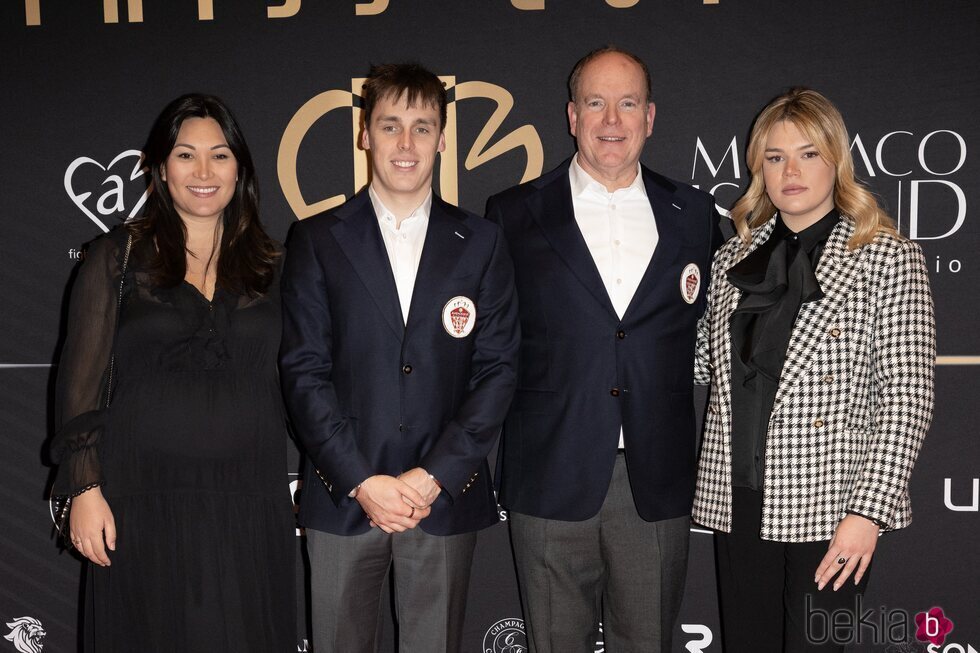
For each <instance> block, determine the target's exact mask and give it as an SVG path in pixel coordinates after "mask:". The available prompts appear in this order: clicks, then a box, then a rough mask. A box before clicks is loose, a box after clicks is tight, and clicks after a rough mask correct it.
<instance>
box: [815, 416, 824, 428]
mask: <svg viewBox="0 0 980 653" xmlns="http://www.w3.org/2000/svg"><path fill="white" fill-rule="evenodd" d="M813 425H814V426H816V427H817V428H820V427H821V426H823V420H822V419H820V418H817V419H815V420H813Z"/></svg>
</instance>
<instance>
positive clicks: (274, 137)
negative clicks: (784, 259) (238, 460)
mask: <svg viewBox="0 0 980 653" xmlns="http://www.w3.org/2000/svg"><path fill="white" fill-rule="evenodd" d="M978 28H980V5H978V3H977V2H976V1H975V0H946V1H944V2H927V1H925V0H921V1H913V0H893V1H892V2H880V1H877V0H849V2H846V3H845V2H835V3H814V2H785V1H777V0H468V1H467V0H424V1H423V0H373V1H371V0H331V1H330V2H313V1H312V0H307V1H306V2H303V1H302V0H284V1H280V0H234V1H232V0H197V1H196V2H195V1H194V0H125V1H123V0H103V1H102V2H99V1H98V0H6V1H5V2H4V3H3V5H2V7H0V96H2V98H3V100H2V101H0V315H2V317H0V320H2V322H0V324H2V331H0V401H2V403H0V434H2V436H0V437H2V450H0V518H2V520H3V522H2V523H3V526H2V528H0V653H2V652H5V651H19V652H22V653H23V652H35V653H36V652H37V651H41V650H45V651H71V650H74V647H75V637H76V627H77V620H78V615H79V612H78V608H77V604H78V595H79V587H80V585H79V574H80V571H81V563H80V562H79V560H78V558H77V557H76V556H74V555H72V554H68V553H61V554H59V552H58V550H57V548H56V546H55V544H54V541H53V539H52V528H51V520H50V517H49V515H48V504H47V502H46V500H45V488H46V484H47V482H48V476H49V470H48V468H47V467H46V466H45V461H44V458H43V455H42V450H43V443H44V442H45V439H46V438H48V436H49V432H50V423H51V408H50V394H51V387H52V378H53V376H54V374H55V371H56V368H55V367H53V364H54V363H56V359H55V356H56V351H57V346H58V343H59V339H60V338H61V337H62V336H63V324H62V318H63V311H64V306H65V297H66V290H67V288H68V285H69V283H70V280H71V278H72V275H73V270H74V269H75V268H76V266H77V265H78V263H79V259H80V257H81V256H82V254H81V252H82V251H83V246H84V244H85V243H87V242H89V241H91V240H92V239H93V238H95V237H96V236H98V235H99V234H101V233H102V232H103V231H105V230H106V229H107V228H111V227H112V226H113V225H116V224H119V223H120V222H121V221H122V220H124V219H126V218H127V217H128V216H132V215H136V214H138V213H139V211H140V208H141V206H142V204H143V202H144V200H145V197H146V195H145V193H146V176H145V175H144V173H143V170H142V169H141V164H140V158H139V156H140V153H139V150H140V147H141V144H142V143H143V142H144V139H145V137H146V135H147V132H148V130H149V127H150V124H151V122H152V120H153V118H154V117H155V116H156V114H157V112H158V111H159V110H160V109H161V108H162V107H163V106H164V104H165V103H166V102H167V101H168V100H170V99H171V98H173V97H175V96H177V95H179V94H182V93H185V92H188V91H192V90H199V91H205V92H210V93H214V94H217V95H219V96H221V97H223V98H224V99H225V100H227V102H228V103H229V104H230V105H231V106H232V108H233V109H234V110H235V111H236V113H237V115H238V117H239V119H240V122H241V123H242V126H243V129H244V130H245V133H246V135H247V138H248V141H249V144H250V146H251V149H252V153H253V156H254V158H255V160H256V163H257V165H258V169H259V178H260V181H261V187H262V193H263V198H262V216H263V220H264V221H265V223H266V225H267V226H268V228H269V230H270V231H271V232H272V233H273V234H274V235H275V236H276V237H277V238H283V237H284V236H285V234H286V231H287V229H288V227H289V225H290V224H291V223H292V222H293V221H294V220H296V219H302V218H304V217H307V216H309V215H311V214H313V213H315V212H317V211H319V210H322V209H324V208H327V207H330V206H334V205H336V204H338V203H340V202H342V201H343V200H344V198H345V197H349V196H350V195H351V194H352V193H353V192H354V191H355V189H357V188H359V187H360V186H361V185H363V184H364V183H365V181H366V180H367V167H366V159H365V157H364V153H363V152H360V151H358V150H357V148H356V147H355V139H354V135H355V133H356V130H357V120H358V117H359V112H360V109H359V102H360V99H359V97H358V96H357V93H358V89H359V87H360V81H359V80H360V78H361V77H363V75H364V74H365V73H366V72H367V68H368V65H369V63H372V62H374V63H380V62H388V61H401V60H409V59H411V60H418V61H420V62H422V63H423V64H425V65H426V66H428V67H430V68H431V69H433V70H434V71H436V72H437V73H438V74H439V75H441V76H442V77H443V79H444V80H445V81H446V83H447V86H448V87H449V89H450V90H449V92H450V99H451V100H452V104H451V105H450V112H449V124H448V126H447V130H446V131H447V148H446V151H445V153H443V155H442V157H441V159H440V162H439V167H438V170H437V187H438V189H439V192H440V193H441V194H442V196H443V197H444V198H446V199H447V200H449V201H452V202H455V203H458V204H460V205H461V206H463V207H465V208H467V209H470V210H472V211H476V212H482V210H483V206H484V202H485V200H486V198H487V196H488V195H489V194H491V193H494V192H497V191H499V190H501V189H503V188H505V187H508V186H510V185H513V184H516V183H518V182H520V181H522V180H527V179H530V178H533V177H535V176H537V175H538V174H540V173H541V172H542V171H545V170H548V169H550V168H552V167H553V166H555V165H557V164H558V163H559V162H561V161H562V160H563V159H565V157H567V156H568V155H569V154H570V153H571V152H572V151H573V142H572V140H571V138H570V137H569V135H568V129H567V124H566V118H565V108H564V106H565V101H566V97H567V96H566V89H565V81H566V78H567V75H568V73H569V71H570V69H571V67H572V65H573V64H574V62H575V61H576V60H577V59H578V58H579V57H580V56H581V55H582V54H584V53H585V52H586V51H588V50H590V49H592V48H594V47H596V46H598V45H601V44H604V43H610V42H611V43H615V44H618V45H621V46H623V47H626V48H628V49H631V50H634V51H636V52H637V53H639V54H640V55H641V56H642V57H643V58H644V59H645V60H646V61H647V62H648V63H649V65H650V68H651V72H652V75H653V94H654V99H655V100H656V102H657V116H656V122H655V124H654V132H653V137H652V139H651V142H650V143H649V145H648V146H647V149H646V152H645V155H644V162H645V163H646V164H648V165H650V166H651V167H653V168H655V169H657V170H659V171H661V172H663V173H665V174H667V175H668V176H671V177H673V178H675V179H679V180H681V181H685V182H688V183H692V184H695V185H698V186H700V187H701V188H704V189H707V190H710V191H711V192H712V193H714V195H715V197H716V198H717V202H718V204H719V206H720V207H721V208H725V207H729V206H731V203H732V202H733V201H734V199H735V198H736V197H737V196H738V195H739V193H740V189H744V188H745V186H746V184H747V172H746V169H745V163H744V159H743V151H744V147H745V144H746V136H747V133H748V129H749V126H750V124H751V121H752V119H753V116H754V115H755V113H756V112H757V111H758V110H759V109H760V108H761V107H762V106H763V105H764V104H765V102H766V101H767V100H768V99H769V98H771V97H772V96H774V95H776V94H777V93H779V92H781V91H783V90H785V89H786V88H787V87H789V86H793V85H800V84H802V85H807V86H812V87H814V88H816V89H818V90H820V91H822V92H824V93H825V94H826V95H828V96H829V97H830V98H831V99H833V100H834V101H835V102H836V103H837V104H838V105H839V106H840V108H841V110H842V112H843V114H844V117H845V119H846V121H847V124H848V126H849V129H850V132H851V136H852V139H853V145H852V153H853V156H854V159H855V163H856V165H857V169H858V171H859V174H860V175H861V176H862V177H863V178H864V179H865V180H866V181H867V182H868V183H869V184H870V186H871V187H872V189H873V190H874V191H875V192H876V193H877V194H878V195H879V196H880V197H881V199H882V201H883V202H884V203H885V205H886V206H887V207H888V209H889V210H890V212H891V213H892V215H893V216H895V217H896V218H897V220H898V222H899V225H900V228H901V231H902V233H903V234H905V235H907V236H909V237H910V238H913V239H915V240H916V241H917V242H919V244H920V245H921V246H922V248H923V250H924V251H925V254H926V260H927V262H928V266H929V271H930V276H931V279H932V283H933V288H934V291H935V296H936V312H937V318H938V325H939V353H940V358H939V361H938V362H939V364H940V366H939V368H938V374H937V396H938V405H937V411H936V419H935V423H934V425H933V428H932V430H931V432H930V434H929V437H928V438H927V440H926V443H925V447H924V449H923V451H922V455H921V458H920V461H919V465H918V467H917V468H916V470H915V473H914V475H913V477H912V502H913V509H914V512H915V519H914V523H913V525H912V526H911V527H910V528H908V529H906V530H905V531H902V532H897V533H893V534H889V535H886V536H885V537H883V538H882V541H881V544H880V547H879V551H878V553H877V555H876V559H875V560H876V561H875V568H874V573H873V577H872V582H871V588H870V590H869V593H868V595H867V596H866V597H865V600H864V603H863V605H862V606H860V610H859V612H858V614H859V616H860V619H853V618H852V619H847V618H846V617H841V616H840V615H838V618H837V620H836V621H832V619H833V618H834V615H820V614H814V615H811V617H810V618H811V620H812V626H813V628H814V629H817V630H815V631H814V632H819V629H821V628H822V629H825V630H826V629H829V628H831V627H836V628H838V629H842V630H837V631H836V633H835V634H836V636H841V635H848V634H849V635H851V636H852V638H853V639H854V640H855V641H857V642H860V643H858V644H857V645H855V646H854V650H857V651H893V652H895V653H899V652H909V653H910V652H913V651H929V652H931V653H934V652H941V653H973V652H975V650H976V649H980V608H978V606H980V601H978V598H977V591H978V580H980V571H978V569H980V564H978V562H980V560H978V554H977V551H978V546H977V542H978V540H980V513H978V508H980V478H978V477H980V465H978V460H980V444H978V439H977V430H976V424H977V418H978V413H977V409H976V405H977V387H978V386H980V332H978V329H977V326H978V321H977V318H976V315H977V311H978V308H980V301H978V300H980V258H978V256H980V255H978V250H980V216H978V215H976V210H975V209H974V204H975V202H977V201H978V200H980V157H978V155H977V153H976V152H975V148H976V147H980V120H978V119H977V115H976V113H977V107H978V106H980V47H978V46H977V34H978ZM971 209H973V210H971ZM702 396H703V395H702ZM283 438H284V439H283V446H286V447H290V460H291V463H290V464H291V467H292V468H291V469H290V470H289V471H290V472H295V471H296V469H298V465H297V463H298V460H299V454H298V452H296V451H295V450H294V449H293V448H292V445H291V444H289V443H287V441H286V439H285V435H284V436H283ZM301 488H302V480H301V479H300V478H298V476H297V475H296V474H295V473H290V474H289V475H288V476H284V478H283V492H284V493H285V492H290V493H292V494H293V495H294V496H296V494H297V493H298V492H301V491H302V489H301ZM501 521H506V514H503V513H502V514H501ZM298 535H299V534H298ZM301 542H302V539H301V537H299V536H298V537H297V550H301V548H302V547H301ZM691 547H692V558H691V565H690V577H689V581H688V586H687V594H686V598H685V603H684V609H683V614H682V618H681V621H680V623H679V624H678V625H677V638H676V642H677V643H676V645H675V650H676V651H691V652H697V651H706V652H714V651H720V650H721V645H720V643H719V641H720V637H719V631H718V615H717V607H716V601H715V590H714V570H713V562H712V539H711V535H710V534H707V533H704V532H702V531H698V530H692V533H691ZM256 564H257V565H261V561H259V560H257V561H256ZM297 573H298V574H302V573H303V570H302V567H300V568H299V569H298V570H297ZM298 600H299V601H301V604H302V605H306V598H305V595H304V594H303V593H302V592H300V596H299V597H298ZM469 606H470V610H469V614H468V617H467V624H466V639H465V647H466V650H467V651H472V652H474V653H476V652H480V653H502V652H504V651H507V652H508V653H511V652H515V651H522V650H524V649H523V648H522V646H523V645H524V644H525V640H524V635H523V630H522V629H523V622H522V620H521V612H520V604H519V601H518V597H517V592H516V582H515V576H514V570H513V566H512V563H511V556H510V549H509V544H508V538H507V528H506V525H505V524H502V525H499V526H496V527H494V528H491V529H489V530H487V531H485V532H483V533H482V534H481V537H480V543H479V549H478V553H477V561H476V563H475V569H474V573H473V580H472V586H471V589H470V603H469ZM934 607H935V608H940V609H941V610H942V612H943V615H944V616H945V618H948V619H949V620H951V621H952V623H953V630H952V631H951V632H950V633H949V634H947V635H946V636H945V637H944V638H938V637H937V638H934V641H932V642H929V641H921V640H919V639H917V637H916V635H917V632H918V633H919V634H921V629H920V627H919V624H917V622H916V615H919V614H920V613H922V612H924V611H926V610H929V609H931V608H934ZM302 612H303V611H301V617H300V623H299V624H297V637H296V640H297V643H296V650H297V651H310V650H312V647H311V646H310V645H309V644H308V643H307V641H306V634H305V633H306V625H305V624H306V615H303V614H302ZM934 614H936V613H934ZM920 620H921V617H920ZM4 625H6V627H5V628H3V626H4ZM926 625H927V626H928V625H929V624H928V623H927V624H926ZM161 635H162V636H165V633H162V634H161ZM828 636H829V632H828ZM390 638H391V625H390V624H389V626H388V642H389V644H388V645H387V647H388V648H389V649H391V648H392V645H391V644H390ZM940 639H942V641H941V642H940ZM601 642H602V637H601V632H600V633H597V644H596V651H601V650H602V648H603V647H602V643H601ZM321 653H326V652H321Z"/></svg>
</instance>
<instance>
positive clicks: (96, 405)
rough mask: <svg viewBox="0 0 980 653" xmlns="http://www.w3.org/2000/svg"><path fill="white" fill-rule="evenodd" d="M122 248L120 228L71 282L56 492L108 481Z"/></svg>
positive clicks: (59, 391)
mask: <svg viewBox="0 0 980 653" xmlns="http://www.w3.org/2000/svg"><path fill="white" fill-rule="evenodd" d="M120 237H122V243H120V242H119V241H120ZM123 248H125V232H122V230H120V233H113V234H110V235H108V236H105V237H103V238H100V239H98V240H96V241H95V242H94V243H92V245H90V246H89V248H88V252H87V254H86V256H85V260H84V262H83V263H82V266H81V268H80V269H79V272H78V278H77V279H76V280H75V284H74V286H73V287H72V291H71V300H70V303H69V309H68V329H67V337H66V340H65V347H64V350H63V351H62V354H61V360H60V362H59V364H58V377H57V384H56V386H55V436H54V439H53V440H52V442H51V458H52V460H53V461H54V462H55V463H57V464H58V472H57V475H56V477H55V482H54V487H53V489H52V494H54V495H69V496H75V495H77V494H81V493H82V492H84V491H85V490H88V489H91V488H93V487H96V486H98V485H102V483H103V481H104V479H103V478H102V468H101V465H100V464H99V456H98V443H99V440H100V438H101V437H102V428H103V422H104V420H105V405H104V402H105V398H104V394H103V389H104V387H105V384H106V378H105V377H106V371H107V368H108V364H109V357H110V355H111V353H112V340H113V337H114V334H115V326H116V313H117V311H118V302H119V298H118V293H119V283H120V280H121V274H122V264H121V259H122V251H121V250H122V249H123Z"/></svg>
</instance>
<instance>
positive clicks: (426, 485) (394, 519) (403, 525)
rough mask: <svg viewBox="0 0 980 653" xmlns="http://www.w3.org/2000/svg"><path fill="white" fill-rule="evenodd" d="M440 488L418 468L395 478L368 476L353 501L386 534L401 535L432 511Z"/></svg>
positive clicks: (382, 475) (381, 475) (380, 475)
mask: <svg viewBox="0 0 980 653" xmlns="http://www.w3.org/2000/svg"><path fill="white" fill-rule="evenodd" d="M438 495H439V486H438V485H437V484H436V483H435V481H433V480H432V478H431V477H430V476H429V475H428V473H426V471H425V470H424V469H422V468H420V467H416V468H414V469H410V470H409V471H407V472H405V473H403V474H401V475H400V476H398V477H397V478H395V477H394V476H387V475H384V474H379V475H377V476H371V477H370V478H368V479H367V480H365V481H364V482H363V483H361V487H360V489H359V490H358V491H357V496H356V497H355V499H356V501H357V502H358V503H359V504H361V508H362V509H363V510H364V513H365V514H366V515H367V516H368V519H370V520H371V526H377V527H378V528H380V529H381V530H383V531H384V532H385V533H402V532H404V531H406V530H408V529H410V528H415V527H416V526H418V525H419V522H420V521H422V520H423V519H425V518H426V517H428V516H429V514H431V512H432V502H433V501H435V499H436V497H437V496H438Z"/></svg>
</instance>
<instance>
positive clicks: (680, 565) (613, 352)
mask: <svg viewBox="0 0 980 653" xmlns="http://www.w3.org/2000/svg"><path fill="white" fill-rule="evenodd" d="M569 90H570V95H571V101H570V102H569V103H568V120H569V124H570V127H571V133H572V135H573V136H575V138H576V141H577V145H578V152H577V153H576V155H575V156H574V157H573V158H572V159H571V160H569V161H565V162H564V163H563V164H562V165H561V166H559V167H558V168H557V169H556V170H554V171H552V172H550V173H547V174H545V175H544V176H542V177H540V178H539V179H536V180H534V181H531V182H528V183H526V184H523V185H521V186H517V187H515V188H512V189H510V190H508V191H505V192H504V193H501V194H500V195H497V196H495V197H493V198H491V199H490V202H489V203H488V209H487V210H488V214H489V217H490V218H491V219H493V220H494V221H496V222H498V223H499V224H501V225H502V226H503V229H504V233H505V235H506V237H507V241H508V245H509V246H510V251H511V254H512V255H513V257H514V263H515V266H516V273H517V291H518V295H519V297H520V311H521V327H522V334H523V342H522V344H521V355H520V362H519V365H518V369H519V374H520V377H519V380H518V388H517V393H516V395H515V397H514V405H513V408H512V410H511V412H510V415H509V416H508V418H507V422H506V425H505V427H504V437H503V442H502V450H501V456H500V459H501V465H502V466H501V469H500V471H499V472H498V475H500V476H502V478H501V481H502V482H501V496H500V498H501V503H502V504H503V506H504V507H505V508H508V509H509V510H510V523H511V537H512V541H513V544H514V553H515V556H516V560H517V570H518V578H519V581H520V589H521V598H522V601H523V605H524V618H525V622H526V627H527V634H528V642H529V644H530V649H531V651H532V652H536V653H585V652H586V651H592V650H594V647H595V642H596V623H597V622H598V621H599V620H601V621H602V624H603V641H604V642H605V646H606V650H607V651H614V652H619V651H643V652H644V653H653V652H656V651H667V652H669V651H670V650H671V631H672V630H673V627H674V623H675V621H676V619H677V613H678V610H679V608H680V600H681V594H682V590H683V586H684V580H685V571H686V566H687V547H688V535H689V515H690V512H691V501H692V497H693V492H694V478H695V442H696V434H695V420H694V402H693V395H692V388H693V368H694V344H695V336H696V326H697V321H698V318H699V317H700V316H701V314H702V313H703V312H704V308H705V297H706V295H707V292H706V291H707V288H706V285H707V280H708V278H709V274H708V271H709V267H710V265H711V258H712V255H713V253H714V251H715V249H716V248H717V247H718V246H719V245H720V244H721V242H722V239H721V233H720V230H719V227H718V222H719V216H718V214H717V213H716V211H715V209H714V201H713V200H712V198H711V196H710V195H708V194H707V193H703V192H701V191H699V190H696V189H694V188H691V187H690V186H687V185H684V184H679V183H676V182H673V181H670V180H669V179H666V178H664V177H662V176H660V175H658V174H656V173H655V172H652V171H651V170H648V169H647V168H646V167H644V166H642V165H640V162H639V161H640V154H641V153H642V151H643V145H644V143H645V142H646V139H647V137H649V136H650V134H651V132H652V129H653V118H654V113H655V107H654V104H653V102H651V101H650V76H649V73H648V72H647V68H646V66H645V65H644V63H643V62H642V61H641V60H640V59H639V58H638V57H636V56H635V55H633V54H631V53H628V52H625V51H623V50H620V49H617V48H604V49H601V50H597V51H595V52H592V53H590V54H589V55H588V56H586V57H585V58H583V59H582V60H581V61H579V63H578V64H577V65H576V66H575V69H574V70H573V71H572V75H571V77H570V79H569ZM600 598H601V604H602V609H601V612H599V611H597V610H596V603H597V599H600Z"/></svg>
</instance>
